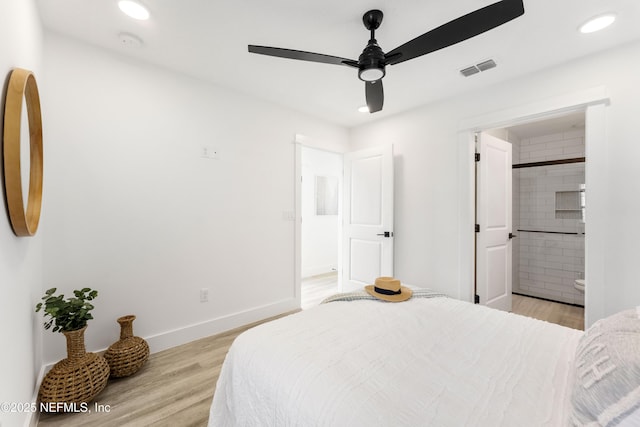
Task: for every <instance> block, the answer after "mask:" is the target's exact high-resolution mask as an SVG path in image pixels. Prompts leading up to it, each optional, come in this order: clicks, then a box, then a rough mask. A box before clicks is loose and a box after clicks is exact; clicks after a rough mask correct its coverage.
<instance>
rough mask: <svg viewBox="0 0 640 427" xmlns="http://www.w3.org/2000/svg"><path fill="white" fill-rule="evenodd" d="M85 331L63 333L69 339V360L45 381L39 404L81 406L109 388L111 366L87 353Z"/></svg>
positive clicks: (50, 373)
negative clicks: (51, 403) (55, 403)
mask: <svg viewBox="0 0 640 427" xmlns="http://www.w3.org/2000/svg"><path fill="white" fill-rule="evenodd" d="M86 329H87V327H86V326H85V327H84V328H82V329H78V330H75V331H63V332H62V333H63V334H64V336H65V337H66V339H67V358H66V359H63V360H61V361H59V362H58V363H56V364H55V365H53V368H51V370H50V371H49V372H48V373H47V375H46V376H45V377H44V379H43V380H42V384H41V385H40V390H39V392H38V399H39V400H40V402H43V403H49V402H60V403H68V404H76V405H80V404H81V403H83V402H85V403H86V402H90V401H91V400H93V399H94V398H95V397H96V396H97V395H98V393H100V392H101V391H102V389H104V387H105V386H106V385H107V380H108V379H109V365H108V364H107V361H106V360H105V359H104V357H102V356H100V355H99V354H96V353H87V351H86V350H85V346H84V331H85V330H86Z"/></svg>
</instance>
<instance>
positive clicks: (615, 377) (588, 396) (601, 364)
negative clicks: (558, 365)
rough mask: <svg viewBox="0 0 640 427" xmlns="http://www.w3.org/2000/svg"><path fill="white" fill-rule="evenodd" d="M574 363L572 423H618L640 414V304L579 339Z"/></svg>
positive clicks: (598, 325)
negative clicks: (639, 412)
mask: <svg viewBox="0 0 640 427" xmlns="http://www.w3.org/2000/svg"><path fill="white" fill-rule="evenodd" d="M574 366H575V372H574V384H573V392H572V395H571V415H570V417H571V422H572V423H573V425H576V426H616V425H619V424H620V423H622V422H623V421H624V420H625V419H626V418H627V417H629V416H631V415H632V414H634V413H635V414H636V415H637V413H638V409H640V307H637V308H636V309H633V310H627V311H623V312H621V313H618V314H615V315H613V316H610V317H607V318H605V319H601V320H599V321H597V322H596V323H594V324H593V326H591V327H590V328H589V329H588V330H587V331H586V332H585V333H584V335H583V336H582V338H581V339H580V343H579V344H578V347H577V349H576V359H575V365H574ZM626 421H627V422H628V421H629V420H628V419H627V420H626Z"/></svg>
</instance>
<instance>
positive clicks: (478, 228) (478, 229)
mask: <svg viewBox="0 0 640 427" xmlns="http://www.w3.org/2000/svg"><path fill="white" fill-rule="evenodd" d="M479 232H480V224H476V233H479Z"/></svg>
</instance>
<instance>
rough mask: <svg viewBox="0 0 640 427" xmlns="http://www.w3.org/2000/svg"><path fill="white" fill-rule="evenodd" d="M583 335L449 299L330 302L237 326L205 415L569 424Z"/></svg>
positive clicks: (244, 422) (278, 421)
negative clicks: (574, 366) (569, 397)
mask: <svg viewBox="0 0 640 427" xmlns="http://www.w3.org/2000/svg"><path fill="white" fill-rule="evenodd" d="M581 334H582V332H580V331H576V330H573V329H568V328H564V327H561V326H558V325H553V324H550V323H545V322H542V321H538V320H533V319H529V318H525V317H521V316H517V315H514V314H509V313H505V312H500V311H497V310H492V309H488V308H486V307H482V306H478V305H473V304H469V303H466V302H462V301H458V300H454V299H449V298H432V299H419V298H412V299H411V300H409V301H406V302H402V303H386V302H380V301H351V302H333V303H330V304H325V305H321V306H319V307H317V308H313V309H310V310H307V311H304V312H300V313H297V314H294V315H291V316H288V317H285V318H282V319H278V320H276V321H273V322H270V323H267V324H264V325H261V326H258V327H256V328H253V329H251V330H249V331H247V332H245V333H243V334H242V335H240V336H239V337H238V338H237V339H236V340H235V342H234V343H233V345H232V347H231V349H230V351H229V353H228V355H227V358H226V360H225V362H224V365H223V367H222V371H221V374H220V378H219V380H218V384H217V388H216V391H215V396H214V399H213V404H212V406H211V413H210V418H209V426H215V427H223V426H252V427H254V426H274V427H276V426H277V427H284V426H327V427H329V426H331V427H337V426H367V427H372V426H455V427H460V426H491V427H496V426H536V427H537V426H545V425H547V426H562V425H565V424H566V422H565V421H564V420H565V418H564V417H565V413H564V407H565V404H566V400H567V398H566V396H567V394H568V393H567V390H568V387H569V385H570V382H571V380H572V379H571V378H570V375H569V372H570V371H571V369H570V367H571V361H572V359H573V355H574V350H575V347H576V345H577V341H578V339H579V337H580V336H581Z"/></svg>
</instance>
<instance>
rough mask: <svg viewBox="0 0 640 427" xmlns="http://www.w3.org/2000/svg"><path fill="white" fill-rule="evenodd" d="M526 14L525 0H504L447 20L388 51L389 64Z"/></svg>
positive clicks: (425, 52)
mask: <svg viewBox="0 0 640 427" xmlns="http://www.w3.org/2000/svg"><path fill="white" fill-rule="evenodd" d="M522 14H524V5H523V4H522V0H503V1H499V2H497V3H494V4H490V5H489V6H486V7H483V8H482V9H478V10H476V11H474V12H471V13H468V14H466V15H464V16H461V17H460V18H458V19H454V20H453V21H451V22H447V23H446V24H444V25H441V26H440V27H438V28H436V29H433V30H431V31H429V32H427V33H425V34H423V35H421V36H419V37H416V38H415V39H413V40H411V41H410V42H407V43H405V44H403V45H402V46H399V47H397V48H395V49H393V50H392V51H390V52H388V53H387V54H386V55H385V58H386V59H387V64H399V63H400V62H404V61H407V60H409V59H413V58H416V57H418V56H422V55H426V54H427V53H431V52H434V51H436V50H439V49H442V48H445V47H447V46H451V45H453V44H456V43H459V42H461V41H464V40H467V39H470V38H471V37H475V36H477V35H478V34H482V33H484V32H485V31H489V30H490V29H492V28H495V27H498V26H500V25H502V24H504V23H506V22H509V21H511V20H512V19H515V18H517V17H518V16H520V15H522Z"/></svg>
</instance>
